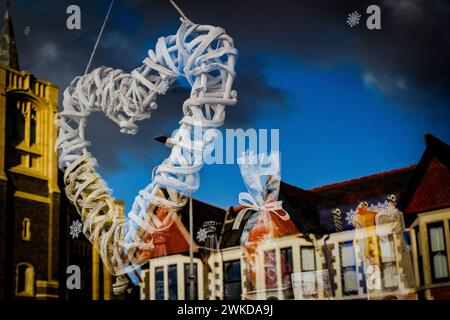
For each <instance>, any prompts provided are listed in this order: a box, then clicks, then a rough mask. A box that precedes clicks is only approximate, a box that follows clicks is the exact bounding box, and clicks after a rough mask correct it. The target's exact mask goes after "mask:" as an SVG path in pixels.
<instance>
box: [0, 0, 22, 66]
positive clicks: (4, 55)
mask: <svg viewBox="0 0 450 320" xmlns="http://www.w3.org/2000/svg"><path fill="white" fill-rule="evenodd" d="M4 17H5V18H4V19H3V28H2V31H1V34H0V63H1V64H4V65H6V66H8V67H10V68H12V69H16V70H19V58H18V56H17V48H16V38H15V37H14V29H13V23H12V19H11V13H10V11H9V1H8V0H7V1H6V9H5V16H4Z"/></svg>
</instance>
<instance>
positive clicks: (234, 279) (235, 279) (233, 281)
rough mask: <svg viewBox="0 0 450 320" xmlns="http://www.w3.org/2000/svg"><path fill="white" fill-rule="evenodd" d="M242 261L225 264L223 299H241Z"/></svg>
mask: <svg viewBox="0 0 450 320" xmlns="http://www.w3.org/2000/svg"><path fill="white" fill-rule="evenodd" d="M241 293H242V289H241V261H240V260H232V261H226V262H224V264H223V298H224V300H240V299H241Z"/></svg>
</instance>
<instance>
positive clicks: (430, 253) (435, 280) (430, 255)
mask: <svg viewBox="0 0 450 320" xmlns="http://www.w3.org/2000/svg"><path fill="white" fill-rule="evenodd" d="M444 222H445V220H438V221H433V222H428V223H426V232H427V239H428V261H429V263H430V275H431V283H442V282H448V281H450V270H449V267H448V264H449V261H448V258H449V255H448V246H447V237H446V233H445V224H444ZM434 226H440V227H441V228H442V229H441V230H442V236H443V240H444V249H443V250H439V251H436V252H438V253H443V255H444V256H445V258H446V262H447V263H446V268H447V277H445V278H439V279H438V278H436V276H435V273H434V261H433V257H434V252H433V251H432V248H431V236H430V235H431V234H430V229H432V228H433V227H434Z"/></svg>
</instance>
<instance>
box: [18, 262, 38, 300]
mask: <svg viewBox="0 0 450 320" xmlns="http://www.w3.org/2000/svg"><path fill="white" fill-rule="evenodd" d="M21 267H25V272H24V274H23V276H24V279H23V281H24V290H22V291H19V280H20V279H19V277H20V276H21V274H19V272H20V270H19V268H21ZM27 272H28V274H27ZM15 276H16V281H15V283H16V285H15V290H14V291H15V294H16V296H18V297H34V295H35V282H36V281H35V280H36V279H35V278H36V273H35V271H34V267H33V265H32V264H30V263H28V262H20V263H18V264H17V265H16V274H15ZM27 277H31V280H30V278H27ZM27 280H28V281H27ZM30 282H31V283H30Z"/></svg>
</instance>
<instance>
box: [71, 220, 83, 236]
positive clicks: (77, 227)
mask: <svg viewBox="0 0 450 320" xmlns="http://www.w3.org/2000/svg"><path fill="white" fill-rule="evenodd" d="M82 226H83V224H82V223H81V222H80V220H75V221H72V224H71V225H70V235H71V236H72V239H75V238H77V239H78V236H79V235H80V233H81V227H82Z"/></svg>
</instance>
